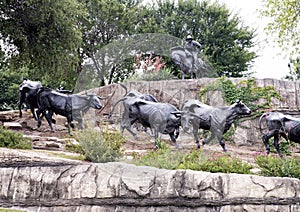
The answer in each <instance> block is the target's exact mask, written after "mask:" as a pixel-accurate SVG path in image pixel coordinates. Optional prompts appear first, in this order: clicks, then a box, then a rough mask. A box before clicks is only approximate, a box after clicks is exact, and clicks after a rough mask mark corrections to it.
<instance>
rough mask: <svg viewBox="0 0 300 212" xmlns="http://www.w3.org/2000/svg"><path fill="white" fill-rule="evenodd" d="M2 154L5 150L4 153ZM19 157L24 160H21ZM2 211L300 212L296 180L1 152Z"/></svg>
mask: <svg viewBox="0 0 300 212" xmlns="http://www.w3.org/2000/svg"><path fill="white" fill-rule="evenodd" d="M4 150H5V151H4ZM20 158H22V160H20ZM0 162H1V163H0V182H1V185H0V206H1V207H6V208H9V207H14V208H23V209H26V210H29V211H254V210H257V211H269V210H270V209H272V210H273V211H293V212H296V211H299V210H300V205H299V203H300V180H299V179H290V178H275V177H269V178H266V177H261V176H255V175H240V174H221V173H208V172H198V171H191V170H173V171H170V170H164V169H157V168H152V167H145V166H135V165H130V164H126V163H120V162H116V163H104V164H93V163H83V162H76V161H72V160H67V159H57V158H55V157H50V156H45V155H44V156H43V155H41V154H40V153H36V152H35V153H32V152H28V151H16V150H6V149H0Z"/></svg>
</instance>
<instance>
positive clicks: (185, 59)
mask: <svg viewBox="0 0 300 212" xmlns="http://www.w3.org/2000/svg"><path fill="white" fill-rule="evenodd" d="M199 49H201V45H200V43H198V42H197V41H195V40H194V39H193V37H192V36H191V35H188V36H187V38H186V44H185V45H184V47H181V46H175V47H173V48H171V49H170V57H171V59H172V61H173V62H174V63H175V64H176V65H178V66H179V67H180V69H181V72H182V79H184V78H185V74H188V73H189V74H190V77H191V79H192V78H193V75H195V76H196V77H197V74H199V73H200V76H201V77H202V76H203V73H201V70H206V69H207V68H206V65H205V63H204V61H203V60H201V59H200V58H198V51H199Z"/></svg>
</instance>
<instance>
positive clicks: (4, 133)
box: [0, 126, 32, 149]
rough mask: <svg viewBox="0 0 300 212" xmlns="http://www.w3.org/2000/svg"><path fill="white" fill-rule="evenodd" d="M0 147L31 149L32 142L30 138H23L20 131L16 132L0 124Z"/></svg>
mask: <svg viewBox="0 0 300 212" xmlns="http://www.w3.org/2000/svg"><path fill="white" fill-rule="evenodd" d="M0 147H8V148H12V149H32V143H31V140H30V139H28V138H24V137H23V134H22V133H16V132H13V131H11V130H7V129H4V128H3V127H2V126H0Z"/></svg>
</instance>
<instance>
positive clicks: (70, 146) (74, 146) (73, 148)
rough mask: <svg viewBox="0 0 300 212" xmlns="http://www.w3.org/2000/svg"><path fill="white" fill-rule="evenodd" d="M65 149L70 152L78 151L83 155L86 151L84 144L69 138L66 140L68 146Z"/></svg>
mask: <svg viewBox="0 0 300 212" xmlns="http://www.w3.org/2000/svg"><path fill="white" fill-rule="evenodd" d="M65 149H66V150H67V151H69V152H74V153H78V154H81V155H84V151H83V149H82V146H81V145H80V144H79V143H78V144H74V143H72V142H71V141H69V140H67V141H66V146H65Z"/></svg>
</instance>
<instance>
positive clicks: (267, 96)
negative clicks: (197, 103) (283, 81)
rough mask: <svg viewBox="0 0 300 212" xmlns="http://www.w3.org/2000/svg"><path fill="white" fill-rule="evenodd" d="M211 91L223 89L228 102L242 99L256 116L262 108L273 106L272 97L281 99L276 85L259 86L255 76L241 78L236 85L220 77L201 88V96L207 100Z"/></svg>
mask: <svg viewBox="0 0 300 212" xmlns="http://www.w3.org/2000/svg"><path fill="white" fill-rule="evenodd" d="M209 91H221V93H222V96H223V98H224V100H225V102H226V103H227V104H232V102H234V101H235V100H237V99H241V100H242V101H243V102H244V103H245V104H246V105H247V106H248V107H249V108H250V109H251V110H252V111H253V112H254V113H253V116H254V117H256V116H259V115H260V114H261V112H260V110H261V109H267V108H270V107H271V100H272V98H277V99H279V100H281V97H280V95H279V93H278V92H277V91H276V90H275V89H274V87H272V86H266V87H258V86H257V85H256V81H255V79H253V78H250V79H246V80H241V81H239V82H238V83H237V84H236V85H234V84H233V83H232V81H230V80H229V79H227V78H225V77H220V78H218V79H217V80H216V81H215V82H213V83H211V84H210V85H208V86H206V87H204V88H203V89H201V90H200V98H201V99H202V100H203V101H204V102H206V99H205V98H206V95H207V94H208V92H209ZM260 100H263V101H260Z"/></svg>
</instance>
